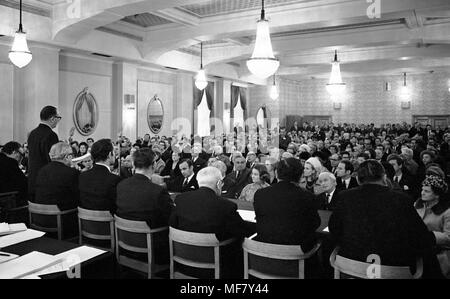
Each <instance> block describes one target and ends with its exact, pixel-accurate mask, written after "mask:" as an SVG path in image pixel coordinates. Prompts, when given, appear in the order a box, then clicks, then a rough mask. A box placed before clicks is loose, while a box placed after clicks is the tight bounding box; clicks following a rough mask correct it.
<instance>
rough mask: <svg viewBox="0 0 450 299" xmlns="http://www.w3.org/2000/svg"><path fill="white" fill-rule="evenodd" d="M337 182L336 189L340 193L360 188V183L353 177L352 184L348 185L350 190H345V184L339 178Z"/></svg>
mask: <svg viewBox="0 0 450 299" xmlns="http://www.w3.org/2000/svg"><path fill="white" fill-rule="evenodd" d="M336 182H337V185H336V189H338V190H339V191H344V190H348V189H352V188H355V187H358V186H359V185H358V181H357V180H356V178H355V177H353V176H352V177H351V178H350V183H349V184H348V188H345V183H344V182H343V181H342V180H341V179H340V178H337V179H336Z"/></svg>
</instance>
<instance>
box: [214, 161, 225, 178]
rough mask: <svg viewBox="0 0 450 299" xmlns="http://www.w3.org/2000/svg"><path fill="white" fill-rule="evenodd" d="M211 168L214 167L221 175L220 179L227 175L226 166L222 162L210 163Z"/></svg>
mask: <svg viewBox="0 0 450 299" xmlns="http://www.w3.org/2000/svg"><path fill="white" fill-rule="evenodd" d="M211 166H212V167H215V168H217V169H219V170H220V173H221V174H222V178H223V177H225V174H226V173H227V166H226V165H225V163H223V162H222V161H220V160H218V161H214V162H212V163H211Z"/></svg>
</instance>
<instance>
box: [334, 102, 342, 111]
mask: <svg viewBox="0 0 450 299" xmlns="http://www.w3.org/2000/svg"><path fill="white" fill-rule="evenodd" d="M333 108H334V110H340V109H342V103H340V102H334V103H333Z"/></svg>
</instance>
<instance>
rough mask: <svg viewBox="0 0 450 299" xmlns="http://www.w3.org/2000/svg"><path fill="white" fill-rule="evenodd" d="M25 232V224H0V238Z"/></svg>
mask: <svg viewBox="0 0 450 299" xmlns="http://www.w3.org/2000/svg"><path fill="white" fill-rule="evenodd" d="M26 230H27V226H26V225H25V223H14V224H8V223H5V222H3V223H0V236H3V235H10V234H14V233H18V232H21V231H26Z"/></svg>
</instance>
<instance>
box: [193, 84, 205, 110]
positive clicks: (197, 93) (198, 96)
mask: <svg viewBox="0 0 450 299" xmlns="http://www.w3.org/2000/svg"><path fill="white" fill-rule="evenodd" d="M193 86H194V109H197V107H198V105H200V103H201V102H202V98H203V90H199V89H198V88H197V87H196V86H195V82H193Z"/></svg>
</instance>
